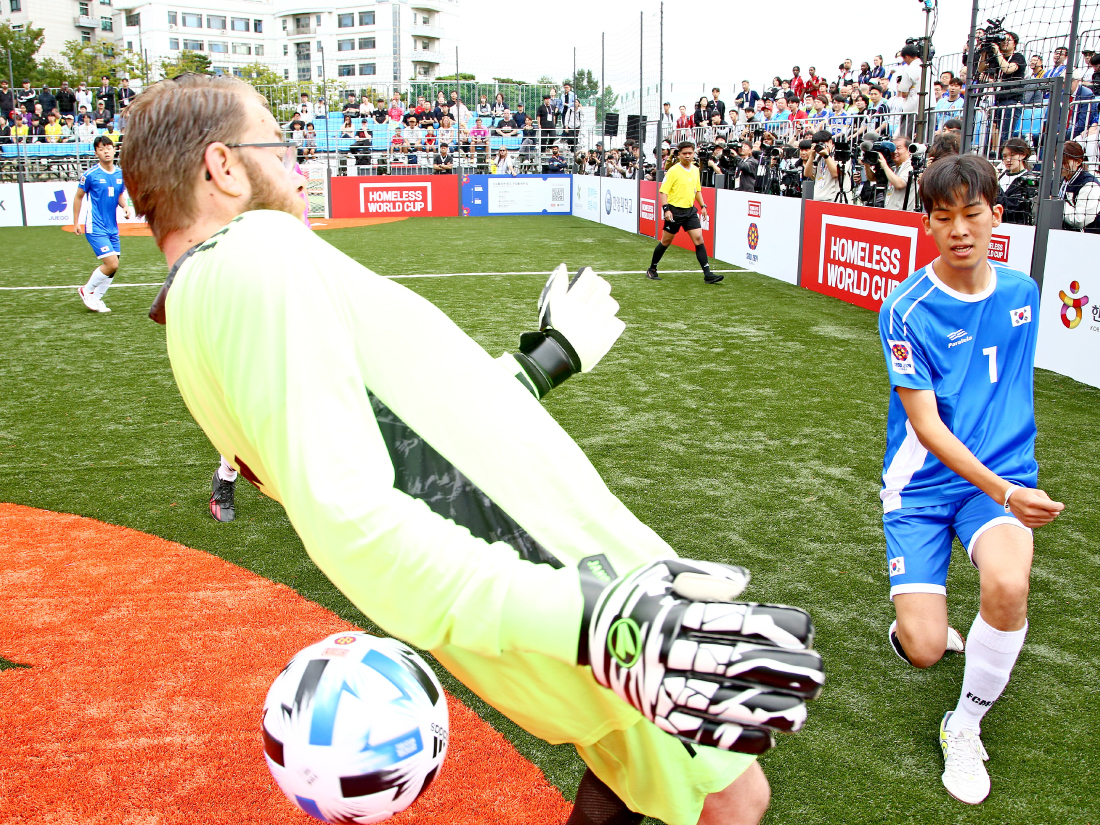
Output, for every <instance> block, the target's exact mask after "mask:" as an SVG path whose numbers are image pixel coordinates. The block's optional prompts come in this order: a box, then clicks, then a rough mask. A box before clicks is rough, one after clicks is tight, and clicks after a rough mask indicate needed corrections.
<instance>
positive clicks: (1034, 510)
mask: <svg viewBox="0 0 1100 825" xmlns="http://www.w3.org/2000/svg"><path fill="white" fill-rule="evenodd" d="M896 390H897V393H898V397H899V398H900V399H901V403H902V406H904V407H905V414H906V415H907V416H908V417H909V423H910V424H912V425H913V431H914V432H915V433H916V434H917V438H918V439H919V440H920V443H921V444H922V445H924V447H925V449H927V450H928V452H930V453H932V455H934V456H935V457H936V458H938V459H939V460H940V461H942V462H943V464H944V466H945V467H947V468H948V469H949V470H951V471H952V472H954V473H956V474H957V475H959V476H961V477H962V478H965V479H966V480H967V481H969V482H970V483H971V484H973V485H974V486H975V487H977V488H978V489H979V490H981V491H982V492H983V493H985V494H986V495H988V496H989V497H990V498H992V499H993V500H994V501H996V502H998V503H1001V504H1004V503H1005V497H1006V496H1007V497H1008V500H1007V503H1008V506H1009V508H1010V509H1011V510H1012V513H1013V515H1015V516H1016V518H1018V519H1019V520H1020V521H1021V523H1023V524H1024V525H1025V526H1027V527H1032V528H1034V527H1042V526H1043V525H1044V524H1049V523H1050V522H1052V521H1054V519H1055V518H1057V517H1058V514H1059V513H1060V512H1062V510H1064V509H1065V505H1064V504H1062V503H1061V502H1058V501H1052V500H1051V498H1050V496H1048V495H1047V494H1046V493H1045V492H1044V491H1042V490H1033V489H1030V488H1028V487H1020V486H1018V485H1015V484H1012V483H1011V482H1008V481H1005V480H1004V479H1003V478H1001V477H1000V476H999V475H997V474H996V473H994V472H993V471H992V470H990V469H989V468H988V467H986V466H985V465H984V464H982V462H980V461H979V460H978V459H977V457H976V456H975V455H974V454H973V453H972V452H970V450H969V449H967V447H966V445H965V444H963V443H962V442H961V441H959V439H958V438H957V437H956V436H955V434H954V433H953V432H951V430H950V429H948V427H947V425H946V424H944V423H943V419H942V418H940V413H939V408H938V407H937V406H936V394H935V392H933V391H932V390H914V389H909V388H907V387H897V388H896Z"/></svg>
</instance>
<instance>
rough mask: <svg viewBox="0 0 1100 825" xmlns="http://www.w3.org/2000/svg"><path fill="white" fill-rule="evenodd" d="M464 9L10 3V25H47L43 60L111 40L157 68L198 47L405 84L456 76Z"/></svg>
mask: <svg viewBox="0 0 1100 825" xmlns="http://www.w3.org/2000/svg"><path fill="white" fill-rule="evenodd" d="M460 9H461V6H460V4H459V0H336V2H335V3H333V2H331V0H329V2H323V3H322V2H317V0H312V2H311V0H186V2H183V3H175V2H165V0H0V20H7V21H9V22H11V23H12V25H13V26H26V25H28V24H30V23H33V25H34V26H36V27H44V28H45V29H46V42H45V44H44V46H43V48H42V51H41V52H40V55H41V56H57V55H58V54H59V53H60V51H61V49H62V47H63V46H64V44H65V42H66V41H69V40H74V39H75V40H81V41H82V42H85V43H91V42H99V41H107V42H111V43H113V44H114V45H115V46H116V47H117V48H121V49H127V50H129V51H132V52H135V53H138V54H141V55H144V56H145V57H146V58H147V59H148V60H149V61H150V63H151V64H152V65H153V66H154V67H155V66H157V65H158V64H159V62H160V60H161V59H164V58H168V59H171V58H172V57H173V56H175V55H178V54H179V52H180V51H182V50H184V49H189V50H191V51H195V52H199V53H201V54H204V55H206V56H207V57H209V58H210V61H211V65H212V66H213V68H214V69H215V70H218V71H222V72H224V73H226V74H234V73H239V71H240V69H241V68H242V67H244V66H247V65H249V64H252V63H257V62H258V63H263V64H265V65H267V66H268V67H270V68H271V69H272V70H273V71H275V72H276V73H277V74H278V75H279V76H280V77H282V78H283V79H285V80H301V81H311V82H318V81H320V80H322V79H328V80H331V79H334V78H348V82H349V84H355V85H359V84H362V83H372V84H373V83H377V84H384V85H391V84H396V85H400V84H402V83H404V82H406V81H408V80H410V79H419V80H426V79H430V78H433V77H436V76H437V75H439V74H444V75H446V74H451V73H453V71H454V66H453V64H454V53H455V46H456V45H457V40H456V36H457V35H456V32H457V25H458V16H459V14H460ZM351 78H357V80H354V81H353V80H351ZM358 78H361V80H358Z"/></svg>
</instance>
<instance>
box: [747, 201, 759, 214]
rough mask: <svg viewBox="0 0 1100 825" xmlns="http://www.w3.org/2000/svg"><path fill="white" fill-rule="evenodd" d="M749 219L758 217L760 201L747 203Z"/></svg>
mask: <svg viewBox="0 0 1100 825" xmlns="http://www.w3.org/2000/svg"><path fill="white" fill-rule="evenodd" d="M749 217H750V218H759V217H760V201H749Z"/></svg>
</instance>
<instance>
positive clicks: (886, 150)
mask: <svg viewBox="0 0 1100 825" xmlns="http://www.w3.org/2000/svg"><path fill="white" fill-rule="evenodd" d="M859 148H860V149H861V150H862V152H863V162H864V163H866V164H867V165H868V166H877V165H878V158H879V155H885V156H886V162H887V163H890V162H892V161H893V159H894V152H896V151H897V149H898V147H897V145H896V144H894V142H893V141H889V140H882V139H881V138H879V136H878V135H877V134H876V133H875V132H868V133H867V138H866V139H865V140H864V141H863V142H862V143H860V144H859Z"/></svg>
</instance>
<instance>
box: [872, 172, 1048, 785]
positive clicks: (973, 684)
mask: <svg viewBox="0 0 1100 825" xmlns="http://www.w3.org/2000/svg"><path fill="white" fill-rule="evenodd" d="M921 198H922V200H923V203H924V211H925V215H924V227H925V231H926V232H927V233H928V234H929V235H931V236H932V238H933V239H934V240H935V242H936V247H937V249H938V250H939V253H940V254H939V257H938V258H936V260H934V261H933V262H932V263H931V264H929V265H928V266H926V267H924V268H923V269H920V270H918V271H917V272H915V273H913V274H912V275H910V276H909V278H908V279H906V280H905V281H904V282H902V283H901V284H900V285H899V286H898V287H897V288H896V289H895V290H894V292H893V293H891V295H890V297H889V298H887V300H886V301H885V303H884V304H883V306H882V310H881V314H880V315H879V332H880V335H881V337H882V346H883V349H884V351H885V354H886V364H887V371H888V372H889V375H890V384H891V386H892V387H893V389H894V392H892V393H891V394H890V413H889V419H888V424H887V428H888V432H887V442H886V458H885V461H884V463H883V474H882V480H883V487H882V493H881V497H882V503H883V513H884V515H883V524H884V527H885V532H886V548H887V558H888V564H889V569H890V597H891V598H892V599H893V602H894V609H895V611H896V613H897V621H896V622H894V625H893V626H891V628H890V641H891V644H892V645H893V647H894V650H895V652H897V653H898V655H899V656H901V657H902V658H903V659H905V660H906V661H908V662H909V663H911V664H913V665H915V666H916V667H920V668H925V667H930V666H931V665H933V664H935V663H936V662H937V661H939V659H940V658H941V657H942V656H943V654H944V652H945V650H946V649H947V648H948V647H949V641H950V638H951V637H950V635H949V634H951V633H952V631H951V630H950V628H949V627H948V624H947V587H946V585H947V565H948V562H949V560H950V557H951V545H952V540H953V538H954V537H956V536H957V537H958V539H959V541H960V542H961V544H962V546H963V547H964V548H965V549H966V551H967V553H968V554H969V556H970V559H971V561H972V562H973V563H974V565H975V566H976V567H977V568H978V574H979V578H980V583H981V608H980V612H979V613H978V615H977V617H976V618H975V619H974V624H973V625H972V626H971V628H970V635H969V640H968V641H967V642H966V648H965V651H966V667H965V670H964V674H963V684H962V692H961V695H960V697H959V701H958V705H957V706H956V708H955V709H954V710H951V711H948V712H947V713H946V714H945V715H944V717H943V721H942V722H941V723H940V746H941V748H942V750H943V755H944V773H943V783H944V786H945V787H946V788H947V791H948V793H950V794H951V795H952V796H953V797H955V798H956V799H958V800H960V801H962V802H966V803H969V804H972V805H973V804H977V803H979V802H981V801H982V800H983V799H985V798H986V796H987V795H988V794H989V775H988V774H987V773H986V769H985V765H984V764H983V762H984V761H985V760H987V759H988V758H989V757H988V754H987V753H986V751H985V748H984V747H983V746H982V742H981V738H980V734H981V721H982V717H983V716H984V715H985V714H986V712H987V711H988V710H989V709H990V707H991V706H992V705H993V703H994V702H995V701H996V700H997V698H998V697H999V696H1000V695H1001V692H1002V691H1003V690H1004V688H1005V686H1006V685H1007V684H1008V679H1009V676H1010V674H1011V672H1012V667H1013V665H1014V664H1015V662H1016V657H1017V655H1019V652H1020V649H1021V647H1022V646H1023V643H1024V636H1025V634H1026V633H1027V597H1028V587H1029V579H1030V576H1031V559H1032V528H1035V527H1039V526H1041V525H1043V524H1047V523H1049V522H1050V521H1053V520H1054V518H1055V517H1056V516H1057V515H1058V513H1059V512H1061V510H1062V509H1063V505H1062V504H1060V503H1058V502H1055V501H1051V499H1050V497H1049V496H1047V494H1046V493H1045V492H1043V491H1042V490H1039V489H1036V482H1037V476H1038V465H1037V464H1036V462H1035V412H1034V403H1033V399H1032V385H1033V372H1034V364H1035V341H1036V337H1037V334H1038V326H1039V324H1038V314H1037V313H1038V308H1039V290H1038V288H1037V287H1036V285H1035V282H1034V281H1032V280H1031V278H1029V277H1028V276H1027V275H1025V274H1023V273H1021V272H1017V271H1015V270H1012V269H1008V268H1006V267H1002V266H997V265H994V264H991V263H990V262H989V261H988V260H987V255H988V252H989V238H990V234H991V233H992V230H993V227H995V226H997V225H999V223H1000V219H1001V211H1002V209H1001V207H1000V206H997V205H996V203H997V175H996V172H995V171H994V169H993V166H992V165H991V164H990V163H989V162H988V161H986V160H985V159H984V158H979V157H977V156H975V155H964V156H959V155H955V156H951V157H948V158H944V159H942V160H939V161H937V162H936V163H934V164H932V165H931V166H929V167H928V170H927V171H926V172H925V174H924V178H923V180H922V181H921ZM955 638H957V634H955ZM958 641H959V642H961V638H958ZM958 647H959V648H961V647H962V645H961V644H959V645H958Z"/></svg>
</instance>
